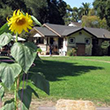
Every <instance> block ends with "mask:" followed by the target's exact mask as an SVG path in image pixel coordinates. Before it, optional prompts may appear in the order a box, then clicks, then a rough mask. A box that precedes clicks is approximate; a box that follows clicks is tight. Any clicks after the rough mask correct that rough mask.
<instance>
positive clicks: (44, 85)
mask: <svg viewBox="0 0 110 110" xmlns="http://www.w3.org/2000/svg"><path fill="white" fill-rule="evenodd" d="M31 81H32V83H33V84H34V85H35V86H36V87H38V88H39V89H41V90H43V91H44V92H45V93H47V94H48V95H49V83H48V81H47V80H45V78H44V76H43V75H42V74H41V73H37V74H34V75H33V76H32V77H31Z"/></svg>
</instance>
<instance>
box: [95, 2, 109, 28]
mask: <svg viewBox="0 0 110 110" xmlns="http://www.w3.org/2000/svg"><path fill="white" fill-rule="evenodd" d="M93 6H94V9H95V10H96V11H97V15H98V16H99V17H100V18H101V19H103V18H105V19H106V22H107V25H108V27H109V29H110V0H95V1H94V2H93Z"/></svg>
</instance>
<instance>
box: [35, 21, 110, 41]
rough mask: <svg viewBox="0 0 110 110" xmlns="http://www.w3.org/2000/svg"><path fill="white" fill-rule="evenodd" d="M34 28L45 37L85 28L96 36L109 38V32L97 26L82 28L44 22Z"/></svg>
mask: <svg viewBox="0 0 110 110" xmlns="http://www.w3.org/2000/svg"><path fill="white" fill-rule="evenodd" d="M35 29H36V30H37V31H39V32H40V33H42V34H43V35H44V36H45V37H56V36H60V37H63V36H69V35H70V34H73V33H75V32H77V31H80V30H85V31H86V32H88V33H89V34H91V35H93V36H95V37H97V38H103V39H110V32H109V31H108V30H106V29H99V28H88V27H85V28H82V27H73V26H65V25H57V24H48V23H46V24H44V27H35Z"/></svg>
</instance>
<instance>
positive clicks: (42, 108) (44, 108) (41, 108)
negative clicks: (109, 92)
mask: <svg viewBox="0 0 110 110" xmlns="http://www.w3.org/2000/svg"><path fill="white" fill-rule="evenodd" d="M38 110H56V109H55V107H39V108H38ZM97 110H110V108H105V107H100V108H97Z"/></svg>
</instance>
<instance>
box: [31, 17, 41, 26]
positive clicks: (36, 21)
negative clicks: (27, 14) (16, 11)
mask: <svg viewBox="0 0 110 110" xmlns="http://www.w3.org/2000/svg"><path fill="white" fill-rule="evenodd" d="M31 18H32V20H33V21H34V22H35V23H36V24H37V25H39V26H42V24H41V23H40V22H39V21H38V20H37V18H35V17H34V16H32V15H31Z"/></svg>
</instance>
